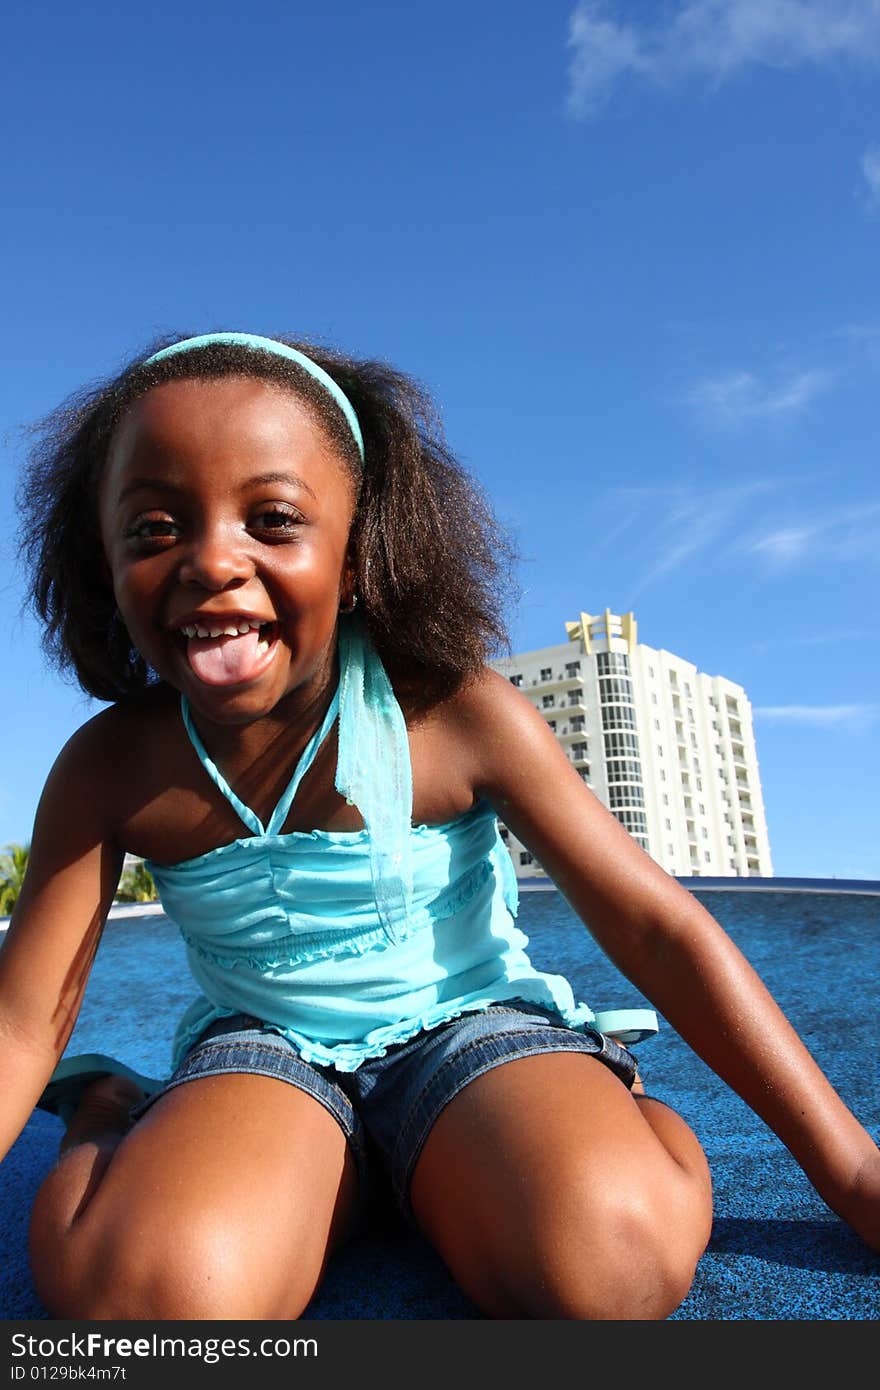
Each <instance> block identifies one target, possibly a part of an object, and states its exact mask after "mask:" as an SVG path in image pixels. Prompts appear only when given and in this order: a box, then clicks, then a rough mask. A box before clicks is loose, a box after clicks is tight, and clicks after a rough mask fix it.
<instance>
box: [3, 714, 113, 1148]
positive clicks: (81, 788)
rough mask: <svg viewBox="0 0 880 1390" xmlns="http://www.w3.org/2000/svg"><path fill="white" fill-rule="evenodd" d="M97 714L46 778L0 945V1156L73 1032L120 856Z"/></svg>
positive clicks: (24, 1118)
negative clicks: (24, 865)
mask: <svg viewBox="0 0 880 1390" xmlns="http://www.w3.org/2000/svg"><path fill="white" fill-rule="evenodd" d="M106 717H107V716H106V715H98V717H97V719H94V720H92V721H90V723H89V724H87V725H85V726H84V728H82V729H81V730H80V731H79V732H78V733H77V734H75V735H74V737H73V738H72V739H71V740H70V742H69V743H68V744H67V746H66V747H65V748H64V749H63V751H62V752H61V754H60V756H59V758H58V760H57V762H56V763H55V766H54V768H53V769H52V772H51V773H50V775H49V778H48V780H47V782H46V786H45V789H44V791H43V795H42V797H41V799H40V804H39V807H38V810H37V817H36V823H35V827H34V835H33V840H32V843H31V850H30V855H29V858H28V866H27V872H26V874H25V878H24V884H23V886H22V891H21V894H20V896H19V899H18V902H17V904H16V907H15V911H14V913H13V916H12V921H11V922H10V925H9V929H8V931H7V933H6V937H5V940H3V943H2V947H0V1097H2V1100H0V1158H2V1157H3V1156H4V1155H5V1154H6V1153H7V1151H8V1150H9V1148H10V1147H11V1146H12V1144H13V1143H14V1142H15V1140H16V1139H17V1137H18V1135H19V1133H20V1132H21V1130H22V1129H23V1128H24V1126H25V1124H26V1123H27V1121H28V1119H29V1117H30V1115H31V1112H32V1111H33V1108H34V1106H35V1104H36V1102H37V1100H38V1099H39V1097H40V1095H41V1093H42V1091H43V1088H44V1087H45V1085H46V1082H47V1081H48V1079H49V1077H50V1075H51V1073H52V1071H53V1070H54V1068H55V1065H56V1063H57V1061H58V1059H59V1058H60V1056H61V1054H62V1052H63V1051H64V1048H65V1047H66V1045H67V1041H68V1039H69V1037H70V1034H71V1032H72V1030H73V1026H74V1024H75V1022H76V1019H77V1015H78V1013H79V1008H80V1004H81V1002H82V997H83V992H84V990H85V986H86V981H87V980H88V976H89V971H90V969H91V965H92V961H93V960H94V956H95V952H96V950H97V948H98V942H99V940H100V936H101V932H102V929H103V925H104V919H105V917H106V914H107V911H108V909H109V907H110V904H111V902H112V900H113V894H114V892H115V890H116V885H117V883H118V880H119V873H120V870H121V867H122V860H123V857H124V856H123V854H122V852H121V851H120V850H119V849H118V848H117V846H116V844H115V843H114V841H113V839H112V836H111V835H110V834H109V833H108V819H109V817H108V815H107V793H106V779H105V778H104V777H103V776H102V771H103V769H104V767H105V764H106V757H107V755H106V747H105V745H106V740H105V738H104V737H103V736H102V732H103V728H102V721H105V720H106Z"/></svg>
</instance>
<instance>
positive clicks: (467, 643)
mask: <svg viewBox="0 0 880 1390" xmlns="http://www.w3.org/2000/svg"><path fill="white" fill-rule="evenodd" d="M185 336H186V335H178V334H175V335H173V336H172V337H167V338H162V339H161V340H159V341H158V342H154V343H153V344H152V345H151V346H149V347H147V348H146V349H145V350H144V351H143V352H140V353H139V354H138V355H137V357H136V358H135V359H133V360H132V361H131V362H129V364H128V365H127V366H126V367H125V368H124V369H123V370H122V371H121V372H120V373H119V374H118V375H117V376H115V377H113V378H112V379H110V380H108V381H104V382H101V383H99V384H98V385H97V386H92V387H89V388H86V389H84V390H83V391H81V392H79V393H77V394H76V395H74V396H72V397H71V398H70V399H68V400H67V401H65V402H64V404H63V405H61V406H60V407H59V408H58V410H56V411H55V412H53V413H52V414H51V415H49V416H48V417H47V418H46V419H45V420H42V421H41V422H39V423H38V424H37V426H35V434H36V444H35V446H34V448H33V449H32V451H31V455H30V459H29V463H28V467H27V469H26V472H25V474H24V477H23V480H22V483H21V485H20V488H19V498H18V500H19V506H20V509H21V512H22V515H23V531H22V537H21V546H20V550H21V554H22V557H23V559H24V561H25V563H26V565H27V566H28V570H29V574H30V585H29V591H28V592H29V599H30V602H31V603H32V605H33V607H34V609H35V611H36V613H37V614H38V616H39V617H40V619H41V620H42V622H43V624H44V633H43V645H44V648H45V650H46V652H47V654H48V655H49V657H50V658H51V659H52V660H53V661H54V663H55V664H56V665H57V666H58V667H59V668H60V669H61V670H62V671H64V672H66V673H72V674H73V675H74V676H75V678H76V679H77V681H78V682H79V684H80V685H81V686H82V688H83V689H84V690H85V691H86V692H87V693H88V694H90V695H93V696H95V697H96V698H97V699H99V700H107V701H121V700H125V701H130V700H135V699H142V698H143V697H144V695H145V693H146V692H147V691H148V690H149V689H150V688H151V687H152V686H154V685H155V684H156V676H155V673H153V672H152V671H150V670H149V668H148V667H147V666H146V664H145V663H144V661H143V659H142V657H141V656H140V654H139V653H138V652H137V651H136V650H135V649H134V647H133V646H132V643H131V640H130V638H129V636H128V633H127V631H126V629H125V627H124V625H123V624H122V621H121V619H120V617H119V614H118V612H117V609H116V604H115V601H114V597H113V591H112V588H111V586H110V583H109V582H108V577H107V571H106V567H105V565H104V561H103V548H102V544H101V538H100V531H99V523H98V489H99V486H100V481H101V477H102V473H103V469H104V465H105V462H106V460H107V457H108V453H109V449H110V445H111V443H112V440H113V436H114V432H115V430H116V428H117V426H118V425H119V423H120V421H121V419H122V417H123V416H124V414H125V412H126V410H127V409H128V408H129V407H130V405H131V404H132V402H133V401H135V400H137V399H138V398H139V397H141V396H143V395H144V394H145V393H146V392H147V391H150V390H152V388H153V387H155V386H159V385H161V384H163V383H164V382H167V381H178V380H181V379H193V378H196V379H198V378H209V379H210V378H218V377H224V376H246V377H258V378H261V379H263V380H266V381H268V382H273V383H275V384H276V385H278V386H279V387H280V388H284V389H287V390H291V391H293V392H295V394H296V395H297V396H298V397H299V398H300V399H301V400H303V401H304V402H305V403H306V404H307V406H308V407H309V408H310V409H311V410H312V411H313V412H314V415H315V417H316V419H317V421H318V423H319V424H320V425H321V426H322V427H323V428H324V429H325V430H326V431H327V433H328V434H329V436H330V438H331V439H332V440H333V442H334V444H335V445H336V447H337V448H338V450H339V453H340V455H341V457H342V459H343V460H344V462H345V465H346V467H347V468H348V469H349V471H350V473H351V476H352V480H353V483H354V486H355V491H356V495H357V498H358V502H357V508H356V512H355V516H354V521H353V524H352V536H351V548H352V555H353V559H354V562H355V582H356V592H357V594H358V596H359V599H360V604H361V607H360V608H359V611H360V612H361V613H362V614H363V618H364V621H365V622H366V625H367V628H368V631H369V633H370V636H371V638H372V640H373V642H374V644H375V646H376V649H377V651H378V652H379V655H380V657H381V658H382V660H383V662H384V663H385V665H386V667H387V669H388V672H389V675H390V676H391V679H392V681H393V683H394V684H395V687H396V688H397V689H398V692H399V693H400V694H401V695H404V696H405V697H406V699H407V700H408V702H409V703H410V705H411V707H413V708H421V709H427V708H430V707H431V706H432V705H434V704H436V703H438V702H439V701H440V700H443V699H445V698H447V697H448V696H450V695H451V694H453V693H454V692H455V691H456V690H458V689H459V688H460V687H461V685H462V684H463V682H464V681H465V680H466V679H468V677H470V676H472V675H474V674H476V672H477V671H478V670H479V669H480V668H481V667H482V666H483V665H484V664H485V663H486V661H487V660H488V659H489V657H490V656H491V654H492V653H493V652H495V651H499V650H508V649H509V644H508V639H507V632H506V628H505V623H504V619H503V616H502V612H503V606H504V604H505V603H506V602H507V600H508V598H509V596H510V591H511V575H512V564H513V561H514V558H515V555H514V550H513V546H512V544H511V541H510V539H509V537H508V536H507V534H506V533H505V532H504V530H503V529H502V528H501V526H500V525H499V523H498V521H497V520H496V518H495V516H494V514H493V512H492V509H491V507H490V506H489V504H488V502H487V500H486V498H485V496H484V494H483V492H482V490H481V489H480V488H479V486H478V485H477V484H476V482H475V481H474V480H473V478H472V477H471V476H469V474H468V473H467V472H466V470H465V469H464V468H462V466H461V465H460V464H459V463H458V462H457V461H456V460H455V458H454V457H453V456H452V454H451V453H450V451H449V448H448V447H447V445H446V442H445V439H444V435H443V430H442V427H441V425H440V421H439V418H438V416H437V413H436V411H435V409H434V407H433V405H432V402H431V400H430V398H429V396H428V394H427V393H426V391H425V390H424V389H423V387H422V386H421V385H420V384H419V383H418V382H416V381H415V380H413V378H411V377H409V376H406V375H404V374H403V373H402V372H399V371H397V370H396V369H394V368H393V367H390V366H389V365H387V364H386V363H384V362H379V361H369V360H367V361H359V360H356V359H353V358H351V357H347V356H344V355H343V354H342V353H339V352H337V351H335V350H333V349H329V348H327V347H324V346H320V345H317V344H314V343H309V342H303V341H300V340H296V339H292V338H285V337H279V338H277V339H276V341H278V342H283V343H286V344H287V345H288V346H289V347H293V348H296V349H298V350H299V351H300V352H303V353H305V354H306V355H307V356H308V357H310V358H311V359H312V361H314V362H316V363H317V364H318V365H319V366H320V367H322V368H323V369H324V371H325V372H327V373H328V375H329V376H331V377H332V378H333V380H334V381H336V382H337V383H338V384H339V385H340V386H341V387H342V390H343V391H344V392H345V394H346V396H347V397H348V399H349V400H350V401H351V403H352V405H353V406H354V409H355V412H356V414H357V417H358V420H359V422H360V426H361V430H362V433H363V439H364V454H365V458H364V462H363V463H362V462H361V458H360V454H359V452H358V449H357V446H356V444H355V441H354V438H353V436H352V433H351V429H350V427H349V425H348V423H347V421H346V419H345V417H344V415H343V413H342V410H341V409H340V407H339V406H338V405H337V403H336V402H335V400H334V399H333V397H332V396H331V395H330V394H329V392H328V391H327V390H326V389H325V388H324V387H323V386H321V385H320V384H319V383H318V382H317V381H315V379H314V378H313V377H312V376H310V375H309V374H308V372H307V371H306V370H305V369H304V368H303V367H301V366H300V365H298V364H297V363H296V362H294V361H290V360H288V359H286V358H284V357H281V356H279V355H275V354H272V353H268V352H261V351H255V350H254V349H253V348H249V347H246V346H242V345H240V344H232V343H216V342H215V343H212V344H210V345H206V346H203V347H197V348H192V349H190V350H188V351H187V352H182V353H177V354H173V355H170V356H168V357H166V358H163V359H161V360H160V361H158V362H155V363H150V362H148V361H147V359H148V358H149V357H150V356H151V355H152V354H153V353H154V352H157V351H158V350H159V349H160V348H162V347H165V346H168V345H170V343H172V342H177V341H179V340H180V338H181V337H185Z"/></svg>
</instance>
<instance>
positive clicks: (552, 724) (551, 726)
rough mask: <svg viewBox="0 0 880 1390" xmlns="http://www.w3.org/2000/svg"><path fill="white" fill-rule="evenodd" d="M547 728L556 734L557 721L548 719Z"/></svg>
mask: <svg viewBox="0 0 880 1390" xmlns="http://www.w3.org/2000/svg"><path fill="white" fill-rule="evenodd" d="M547 728H548V729H551V730H552V731H553V733H554V734H555V733H556V720H555V719H548V720H547Z"/></svg>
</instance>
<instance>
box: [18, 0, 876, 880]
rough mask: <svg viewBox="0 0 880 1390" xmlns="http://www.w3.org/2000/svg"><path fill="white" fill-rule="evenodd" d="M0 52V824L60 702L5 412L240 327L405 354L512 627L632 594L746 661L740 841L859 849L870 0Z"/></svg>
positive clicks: (520, 633) (374, 11)
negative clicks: (747, 759) (477, 505)
mask: <svg viewBox="0 0 880 1390" xmlns="http://www.w3.org/2000/svg"><path fill="white" fill-rule="evenodd" d="M4 46H5V49H6V56H5V63H4V66H5V71H4V73H3V80H2V83H0V107H2V119H3V129H4V131H5V132H6V139H5V140H4V154H3V162H4V165H5V168H4V179H3V186H4V193H5V202H6V215H5V216H4V218H3V220H2V228H0V237H2V241H3V247H2V261H0V264H2V267H3V271H2V275H3V281H4V285H3V303H4V320H5V344H6V353H5V365H4V371H3V373H2V378H0V438H2V441H3V453H2V467H3V469H4V471H5V482H6V487H5V489H4V497H5V501H4V507H5V510H6V515H5V518H4V525H3V547H2V555H0V583H2V585H3V589H4V592H5V595H6V603H5V604H4V608H3V613H4V616H3V617H2V619H0V661H2V668H3V671H4V673H5V680H4V682H3V687H2V695H0V699H2V715H3V723H4V727H5V729H6V740H5V742H6V747H5V757H4V769H3V776H2V779H0V845H2V844H4V843H6V842H7V841H11V840H27V839H28V838H29V836H30V831H31V825H32V821H33V815H34V811H35V808H36V803H37V799H38V797H39V792H40V789H41V786H42V783H43V780H44V778H45V775H46V773H47V771H48V769H49V767H50V766H51V764H52V762H53V760H54V758H55V756H56V755H57V752H58V750H59V748H60V747H61V745H62V744H63V743H64V741H65V739H66V738H67V737H69V735H70V734H71V733H72V732H73V730H74V728H75V727H76V726H77V725H78V724H79V723H80V722H82V720H83V719H84V718H85V717H87V716H88V715H89V714H90V713H91V712H93V710H94V709H96V708H97V706H96V705H93V704H90V703H89V702H88V701H87V700H86V699H85V698H84V697H83V696H82V695H80V694H79V693H78V692H77V690H76V689H74V688H71V687H69V686H67V685H65V684H64V683H63V682H62V681H61V680H60V679H59V677H58V676H57V675H55V674H54V673H53V672H52V671H50V670H49V669H48V668H47V667H46V666H45V664H44V662H43V660H42V657H41V654H40V649H39V638H38V633H37V630H36V628H35V626H34V624H33V622H32V621H31V619H29V618H27V617H23V616H22V614H21V611H20V605H21V595H22V581H21V575H20V571H19V566H18V564H17V561H16V554H15V539H16V530H17V521H16V514H15V505H14V486H15V477H16V474H17V470H18V468H19V467H20V463H21V459H22V456H23V448H24V445H23V437H22V426H24V425H26V424H27V423H28V422H29V421H31V420H33V419H34V418H36V417H38V416H40V415H42V414H43V413H45V412H47V411H48V410H49V409H51V408H52V407H53V406H54V405H55V404H57V403H58V402H59V401H60V400H61V399H62V398H63V397H64V396H66V395H67V394H68V393H69V392H71V391H73V390H74V389H76V388H77V387H78V386H80V385H82V384H83V383H85V382H87V381H92V380H94V379H95V378H98V377H101V376H103V375H104V374H106V373H110V372H112V371H113V370H114V369H115V368H116V367H117V366H118V365H119V364H120V363H121V362H122V361H124V360H125V359H126V358H127V357H128V356H129V355H131V354H132V353H133V352H134V351H136V350H137V349H138V347H139V346H140V345H141V344H143V343H145V342H147V341H149V340H150V338H151V337H152V336H153V335H154V334H155V333H158V332H165V331H169V332H173V331H178V330H179V331H181V332H198V331H203V330H205V329H209V328H246V329H248V330H250V331H255V332H264V333H273V332H285V331H287V332H294V333H301V334H304V335H307V336H309V335H310V336H314V337H318V338H321V339H324V340H329V341H330V342H334V343H337V344H339V345H340V346H342V347H345V348H347V349H349V350H351V351H353V352H356V353H363V354H369V355H374V356H380V357H385V358H387V359H389V360H391V361H392V362H394V363H396V364H397V365H398V366H400V367H402V368H404V369H405V370H407V371H409V372H411V373H413V374H414V375H415V376H417V377H419V378H420V379H421V380H422V381H424V382H425V383H426V384H427V385H428V387H429V388H430V389H431V391H432V392H433V393H434V395H435V397H436V398H437V400H438V402H439V404H440V406H441V409H442V413H443V418H444V421H445V425H446V429H447V433H448V436H449V439H450V442H451V444H452V446H453V448H454V449H455V450H456V451H457V453H458V454H459V456H460V457H461V458H462V459H463V460H464V462H465V463H466V465H467V466H468V467H469V468H470V469H471V470H472V471H473V472H474V473H475V474H476V476H477V477H478V478H479V480H480V481H481V482H482V484H483V486H484V487H485V488H486V490H487V491H488V493H489V495H490V497H491V498H492V500H493V502H494V504H495V506H496V508H497V510H498V512H499V513H500V515H501V517H502V519H503V520H504V521H505V522H506V523H507V524H508V526H509V527H510V528H511V530H512V531H513V533H514V536H515V539H516V542H517V544H518V546H519V549H520V552H521V554H522V556H523V559H522V563H521V565H520V569H519V580H520V584H521V587H522V594H521V596H520V597H519V599H518V600H517V601H516V602H515V603H514V604H512V606H511V615H510V616H511V629H512V638H513V646H514V650H517V649H523V648H528V647H537V646H542V645H546V644H550V643H554V642H558V641H562V640H564V627H563V624H564V622H565V620H566V619H571V618H575V617H576V616H577V615H578V613H579V612H580V611H581V609H584V610H586V611H589V612H596V611H600V610H601V609H603V608H605V607H606V606H608V607H610V608H611V609H612V610H615V611H618V612H624V611H628V610H630V609H632V610H634V611H635V613H636V616H637V618H638V620H639V631H640V637H641V639H642V640H643V641H644V642H646V643H648V644H649V645H651V646H654V647H665V648H667V649H668V650H670V651H673V652H676V653H677V654H678V655H680V656H683V657H686V658H687V659H688V660H690V661H693V662H694V663H695V664H696V665H697V666H698V667H699V668H700V669H701V670H704V671H707V672H709V673H711V674H722V675H725V676H727V677H729V678H730V679H731V680H734V681H738V682H740V683H741V684H742V685H743V686H744V687H745V688H746V691H747V692H748V694H749V696H750V698H751V700H752V703H753V706H754V708H755V728H756V734H757V740H758V753H759V759H760V764H761V774H762V782H763V788H764V796H765V803H766V808H767V814H768V821H769V829H770V840H771V848H772V852H773V858H774V867H775V870H776V872H777V873H778V874H781V875H790V874H792V875H794V874H806V875H817V876H826V875H827V876H831V875H836V876H838V877H857V878H871V877H873V878H880V849H878V845H877V835H876V830H875V826H876V819H877V818H876V811H875V801H876V791H877V787H878V783H880V694H878V673H880V658H878V655H877V652H878V636H880V621H878V616H877V594H878V585H877V572H878V556H880V489H878V486H877V480H876V479H877V467H876V441H877V437H878V423H880V419H878V417H880V391H878V385H880V284H878V265H880V256H878V251H880V100H878V98H880V3H878V0H847V3H844V0H724V3H722V0H689V3H681V2H679V3H672V2H670V3H661V2H660V0H657V2H656V3H654V0H628V2H625V0H617V2H616V3H612V0H608V3H581V4H575V3H574V0H568V3H561V0H518V3H514V4H500V3H498V2H497V0H493V2H492V3H482V4H479V3H478V4H476V5H474V4H473V3H472V0H471V3H464V0H449V2H448V3H446V4H445V5H444V6H442V7H437V6H428V5H420V4H413V3H411V0H410V2H409V3H403V2H402V0H401V3H381V0H379V2H378V3H371V4H370V5H363V4H355V3H354V0H340V2H339V3H337V4H335V5H332V6H315V5H306V4H300V3H295V0H286V2H285V3H281V0H274V3H273V2H272V0H253V2H252V3H251V4H249V5H242V4H239V3H229V2H228V0H213V3H211V4H208V3H204V2H202V0H194V2H193V3H184V4H180V3H177V4H174V5H172V4H169V3H167V0H155V3H154V4H152V5H151V6H149V7H131V6H124V5H123V6H120V5H118V4H112V5H111V4H109V3H104V2H103V0H99V2H98V3H90V4H88V5H75V6H51V7H49V8H48V9H46V8H45V7H42V8H36V9H35V8H34V7H28V6H17V7H13V10H12V11H11V12H10V14H9V16H8V17H7V19H6V23H5V34H4ZM136 756H137V750H135V749H133V750H132V757H133V758H134V757H136ZM71 814H72V815H75V814H76V808H75V806H73V807H72V808H71Z"/></svg>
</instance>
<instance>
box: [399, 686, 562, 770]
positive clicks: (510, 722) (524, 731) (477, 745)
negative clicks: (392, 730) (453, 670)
mask: <svg viewBox="0 0 880 1390" xmlns="http://www.w3.org/2000/svg"><path fill="white" fill-rule="evenodd" d="M407 722H408V725H409V732H410V744H411V747H412V748H413V752H414V754H415V753H416V751H417V750H420V751H423V753H424V754H427V755H428V756H429V758H430V763H431V766H432V767H433V768H434V769H435V772H434V775H435V776H438V775H440V772H439V770H440V769H443V770H444V775H446V776H448V775H450V774H452V775H454V778H455V781H456V782H457V783H458V784H459V785H461V786H466V787H467V788H468V789H469V791H470V792H471V793H473V794H474V795H479V794H481V793H482V792H484V791H485V790H487V789H489V788H491V787H492V786H494V785H496V784H498V783H499V782H503V780H504V772H505V770H506V769H507V768H508V767H509V766H510V763H511V759H512V757H513V756H514V754H513V751H512V750H515V749H517V748H519V749H522V748H523V747H524V746H525V744H526V743H527V742H529V741H530V740H533V739H534V738H535V737H537V738H538V739H540V740H545V739H546V738H548V737H549V738H550V739H551V741H552V742H553V744H554V745H555V740H553V738H552V735H550V734H549V731H548V730H547V726H546V724H545V722H544V720H543V719H542V718H541V716H540V715H539V714H538V712H537V710H536V709H535V708H534V706H533V705H532V704H531V702H530V701H529V700H527V699H526V698H525V696H523V695H522V694H521V692H520V691H519V690H517V689H516V688H515V687H514V686H513V685H511V683H510V681H508V680H506V679H505V678H504V677H503V676H500V675H499V674H498V673H497V671H493V670H492V669H491V668H490V667H484V668H482V669H481V670H480V671H478V672H477V674H476V675H474V676H472V677H470V678H469V679H468V680H467V681H466V682H465V683H464V684H463V685H462V686H461V687H460V688H459V690H458V691H456V693H455V694H454V695H451V696H450V697H448V698H447V699H446V700H444V701H442V703H440V704H438V705H435V706H433V708H432V709H430V710H429V711H428V712H427V713H426V714H423V715H418V716H416V717H414V718H411V719H408V721H407Z"/></svg>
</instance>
